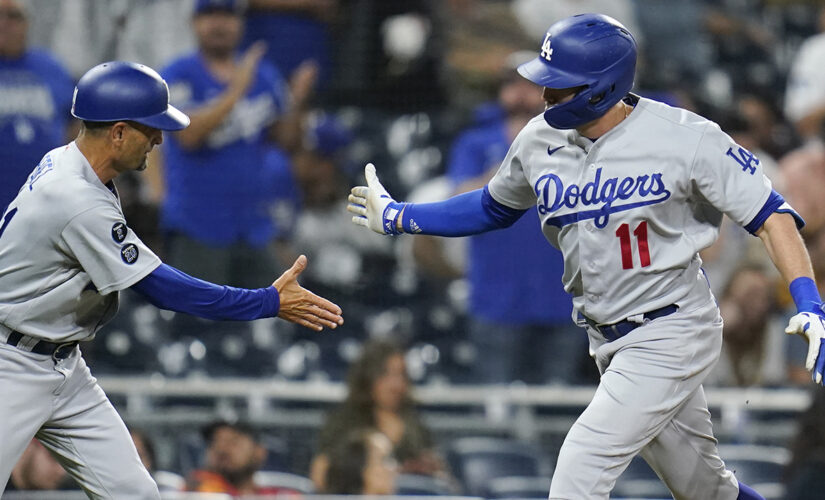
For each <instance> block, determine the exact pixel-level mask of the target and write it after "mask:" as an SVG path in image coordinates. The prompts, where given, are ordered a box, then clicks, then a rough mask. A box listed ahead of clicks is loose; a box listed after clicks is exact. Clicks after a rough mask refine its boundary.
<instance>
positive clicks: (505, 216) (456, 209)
mask: <svg viewBox="0 0 825 500" xmlns="http://www.w3.org/2000/svg"><path fill="white" fill-rule="evenodd" d="M526 211H527V210H518V209H515V208H510V207H508V206H506V205H502V204H501V203H499V202H497V201H496V200H494V199H493V197H492V196H491V195H490V191H489V190H488V189H487V186H484V188H482V189H476V190H475V191H470V192H467V193H463V194H460V195H458V196H453V197H452V198H449V199H447V200H444V201H438V202H435V203H407V204H405V208H404V220H403V221H402V222H401V224H402V225H403V227H404V232H405V233H420V234H431V235H434V236H469V235H473V234H479V233H484V232H487V231H492V230H493V229H501V228H505V227H510V226H512V225H513V223H515V222H516V221H517V220H518V219H519V218H520V217H521V216H522V215H524V213H525V212H526Z"/></svg>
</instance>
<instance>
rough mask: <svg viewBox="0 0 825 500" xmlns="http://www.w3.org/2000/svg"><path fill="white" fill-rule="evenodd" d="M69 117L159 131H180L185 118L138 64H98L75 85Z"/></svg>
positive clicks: (157, 77) (150, 72)
mask: <svg viewBox="0 0 825 500" xmlns="http://www.w3.org/2000/svg"><path fill="white" fill-rule="evenodd" d="M72 116H74V117H75V118H79V119H81V120H84V121H90V122H119V121H133V122H137V123H141V124H143V125H146V126H148V127H152V128H156V129H160V130H181V129H184V128H186V127H188V126H189V117H188V116H186V115H185V114H184V113H183V112H182V111H180V110H179V109H177V108H175V107H174V106H172V105H171V104H169V87H168V86H167V85H166V82H165V81H164V80H163V78H161V77H160V75H159V74H158V73H157V72H156V71H155V70H153V69H152V68H149V67H148V66H144V65H142V64H135V63H130V62H123V61H112V62H105V63H103V64H98V65H97V66H95V67H94V68H92V69H90V70H89V71H87V72H86V74H85V75H83V76H82V77H80V80H79V81H78V82H77V87H75V89H74V98H73V99H72Z"/></svg>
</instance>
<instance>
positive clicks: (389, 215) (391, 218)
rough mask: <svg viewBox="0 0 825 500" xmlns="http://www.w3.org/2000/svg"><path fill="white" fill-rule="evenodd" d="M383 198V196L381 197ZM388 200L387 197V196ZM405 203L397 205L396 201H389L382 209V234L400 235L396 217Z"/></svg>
mask: <svg viewBox="0 0 825 500" xmlns="http://www.w3.org/2000/svg"><path fill="white" fill-rule="evenodd" d="M382 198H384V196H382ZM387 198H389V196H387ZM405 205H406V203H399V202H397V201H390V202H389V203H388V204H387V206H386V207H384V213H382V214H381V219H382V224H383V225H384V232H385V233H386V234H401V231H399V230H398V216H399V215H400V214H401V212H402V211H403V210H404V206H405Z"/></svg>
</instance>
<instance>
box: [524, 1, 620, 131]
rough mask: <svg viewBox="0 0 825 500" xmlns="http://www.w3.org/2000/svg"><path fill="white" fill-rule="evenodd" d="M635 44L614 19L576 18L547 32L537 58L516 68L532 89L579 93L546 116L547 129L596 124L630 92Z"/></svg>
mask: <svg viewBox="0 0 825 500" xmlns="http://www.w3.org/2000/svg"><path fill="white" fill-rule="evenodd" d="M635 71H636V40H634V39H633V35H631V34H630V32H629V31H627V29H626V28H625V27H624V26H622V25H621V23H619V22H618V21H616V20H615V19H613V18H612V17H608V16H605V15H602V14H579V15H577V16H573V17H569V18H567V19H563V20H561V21H559V22H557V23H555V24H553V25H552V26H550V28H549V29H548V30H547V34H546V35H545V36H544V41H543V42H542V44H541V53H540V54H539V56H538V57H537V58H535V59H533V60H532V61H529V62H526V63H524V64H522V65H521V66H519V68H518V72H519V73H520V74H521V76H523V77H524V78H527V79H528V80H530V81H531V82H533V83H536V84H538V85H541V86H542V87H548V88H551V89H567V88H573V87H583V89H582V90H581V91H580V92H578V93H577V94H576V96H575V97H573V99H571V100H570V101H568V102H565V103H562V104H557V105H555V106H552V107H550V108H548V109H547V111H545V112H544V119H545V120H546V121H547V123H549V124H550V126H552V127H554V128H559V129H571V128H576V127H578V126H580V125H584V124H585V123H587V122H590V121H593V120H595V119H596V118H599V117H600V116H602V115H603V114H604V113H606V112H607V110H608V109H610V108H611V107H612V106H613V105H614V104H616V103H617V102H619V101H620V100H621V99H622V98H623V97H624V96H625V95H626V94H627V93H628V92H629V91H630V89H631V88H632V87H633V76H634V73H635Z"/></svg>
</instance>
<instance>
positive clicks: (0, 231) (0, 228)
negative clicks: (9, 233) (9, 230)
mask: <svg viewBox="0 0 825 500" xmlns="http://www.w3.org/2000/svg"><path fill="white" fill-rule="evenodd" d="M16 213H17V207H14V208H12V209H11V210H9V211H8V212H6V216H5V217H3V225H2V226H0V236H3V231H5V230H6V226H8V225H9V222H11V219H12V217H14V214H16Z"/></svg>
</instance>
